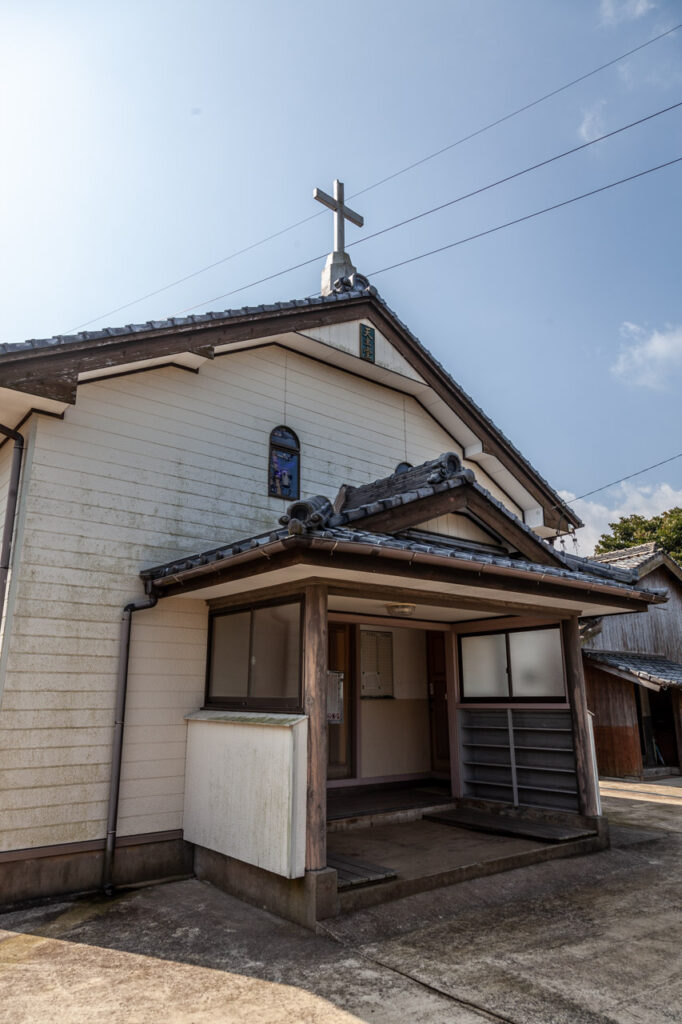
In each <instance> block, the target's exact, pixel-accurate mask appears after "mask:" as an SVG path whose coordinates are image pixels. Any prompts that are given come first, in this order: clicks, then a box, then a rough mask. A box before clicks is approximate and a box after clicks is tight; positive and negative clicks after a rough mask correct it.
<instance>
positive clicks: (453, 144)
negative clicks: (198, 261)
mask: <svg viewBox="0 0 682 1024" xmlns="http://www.w3.org/2000/svg"><path fill="white" fill-rule="evenodd" d="M680 28H682V22H680V23H679V24H677V25H674V26H673V27H672V28H669V29H666V31H665V32H661V33H659V35H657V36H653V37H652V38H651V39H647V40H646V42H644V43H640V44H639V46H635V47H633V48H632V49H631V50H628V51H627V52H626V53H621V54H620V55H619V56H618V57H614V58H613V59H612V60H609V61H607V62H606V63H605V64H600V65H599V67H596V68H593V69H592V70H591V71H587V72H586V73H585V74H584V75H580V76H579V77H578V78H574V79H572V80H571V81H570V82H566V83H565V84H564V85H560V86H559V87H558V88H557V89H553V90H552V91H551V92H548V93H545V94H544V95H543V96H540V97H538V98H537V99H535V100H532V101H531V102H530V103H526V104H524V106H522V107H518V108H517V109H516V110H512V111H511V112H510V113H509V114H505V115H504V116H503V117H500V118H497V120H495V121H491V122H490V123H489V124H486V125H484V126H483V127H482V128H478V129H477V130H476V131H474V132H470V133H469V134H468V135H464V136H462V138H460V139H456V140H455V141H454V142H451V143H449V144H448V145H447V146H443V147H442V148H441V149H438V150H436V151H435V152H433V153H430V154H429V155H428V156H425V157H422V158H421V159H420V160H416V161H414V163H411V164H408V165H407V166H406V167H402V168H400V170H398V171H394V172H393V173H392V174H389V175H387V176H386V177H385V178H381V179H379V181H375V182H373V183H372V184H371V185H366V186H365V187H364V188H362V189H360V190H359V191H358V192H353V193H352V194H351V195H349V196H348V198H349V199H354V198H355V197H357V196H361V195H364V194H365V193H366V192H370V191H371V190H372V189H375V188H378V187H379V186H380V185H384V184H385V183H386V182H387V181H392V180H393V179H394V178H397V177H399V176H400V175H402V174H406V173H407V172H408V171H411V170H413V169H414V168H415V167H420V166H421V165H422V164H425V163H427V162H428V161H430V160H434V159H435V158H436V157H438V156H441V155H442V154H443V153H447V152H449V151H450V150H451V149H454V148H455V147H456V146H461V145H462V144H463V143H465V142H468V141H469V140H470V139H474V138H476V137H477V136H479V135H482V134H483V133H484V132H488V131H490V130H491V129H492V128H496V127H497V126H498V125H500V124H503V123H504V122H505V121H509V120H511V118H513V117H517V116H518V115H519V114H523V113H525V111H527V110H531V109H532V108H533V107H536V106H538V105H539V104H540V103H544V102H545V101H546V100H548V99H551V98H552V97H553V96H557V95H559V93H562V92H565V91H566V90H567V89H570V88H572V87H573V86H574V85H578V84H579V83H580V82H584V81H585V80H586V79H588V78H591V77H592V76H593V75H596V74H599V72H600V71H605V70H606V68H610V67H612V66H613V65H614V64H618V63H619V62H620V61H622V60H625V59H626V58H627V57H631V56H632V54H634V53H637V52H638V51H639V50H643V49H645V48H646V47H647V46H651V45H652V44H653V43H657V42H658V41H659V40H661V39H664V38H665V37H666V36H669V35H672V34H673V33H674V32H677V31H678V30H679V29H680ZM323 213H324V210H319V211H316V212H315V213H311V214H309V215H308V216H307V217H303V218H302V219H301V220H297V221H295V223H293V224H289V225H288V226H287V227H285V228H281V229H280V230H279V231H275V232H273V233H272V234H270V235H266V237H265V238H261V239H259V240H258V241H257V242H252V243H251V244H250V245H247V246H245V247H244V248H243V249H238V250H236V251H235V252H233V253H230V254H229V255H228V256H223V257H222V258H221V259H219V260H215V261H214V262H213V263H209V264H207V265H206V266H205V267H200V268H199V269H198V270H194V271H192V272H191V273H189V274H186V275H185V276H184V277H179V278H177V280H175V281H171V282H170V283H169V284H166V285H163V286H162V287H161V288H156V289H154V290H153V291H151V292H147V293H146V294H145V295H140V296H139V297H138V298H136V299H133V300H132V301H130V302H125V303H123V304H122V305H121V306H116V307H115V308H114V309H110V310H109V311H108V312H106V313H102V314H101V315H100V316H96V317H93V319H92V320H86V321H84V322H83V323H81V324H77V325H76V326H75V327H71V328H70V329H69V330H68V331H66V332H64V333H65V334H74V333H75V332H76V331H80V330H82V329H83V328H84V327H89V326H90V325H91V324H94V323H97V322H98V321H99V320H103V319H104V318H105V317H108V316H114V315H115V314H116V313H120V312H121V311H122V310H124V309H130V307H131V306H136V305H137V304H138V303H140V302H144V301H145V300H146V299H151V298H153V297H154V296H156V295H161V294H162V293H163V292H166V291H169V290H170V289H171V288H176V287H177V286H178V285H181V284H184V283H185V282H186V281H191V280H192V278H194V277H198V276H199V275H201V274H205V273H207V272H208V271H209V270H213V269H215V267H219V266H222V264H224V263H228V262H229V261H230V260H233V259H236V258H237V257H238V256H243V255H244V254H245V253H247V252H251V251H252V250H253V249H257V248H258V247H259V246H261V245H265V244H266V242H271V241H272V240H273V239H275V238H279V237H280V236H281V235H285V234H287V233H288V232H289V231H293V230H294V229H295V228H298V227H302V226H303V225H304V224H308V223H309V222H310V221H312V220H315V219H316V218H317V217H321V216H322V214H323ZM311 262H312V261H311ZM300 266H306V264H305V263H303V264H300ZM292 269H293V268H292ZM264 280H271V278H265V279H264ZM255 283H256V284H261V283H262V281H258V282H255ZM192 308H196V307H192Z"/></svg>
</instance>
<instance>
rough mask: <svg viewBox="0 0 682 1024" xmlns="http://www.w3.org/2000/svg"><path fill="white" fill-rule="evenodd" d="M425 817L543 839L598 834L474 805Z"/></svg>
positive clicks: (564, 839) (562, 840)
mask: <svg viewBox="0 0 682 1024" xmlns="http://www.w3.org/2000/svg"><path fill="white" fill-rule="evenodd" d="M424 817H425V819H426V820H427V821H435V822H437V823H438V824H439V825H454V826H456V827H457V828H467V829H471V830H473V831H474V832H488V833H491V834H493V835H497V836H515V837H517V838H519V839H534V840H536V841H538V842H541V843H569V842H572V841H575V840H577V839H588V838H590V837H592V836H594V835H596V832H595V830H594V829H589V828H571V827H570V826H568V825H558V824H556V823H554V822H545V821H535V820H530V819H526V818H513V817H511V816H510V815H506V814H488V813H486V812H485V811H477V810H475V809H472V808H456V809H455V810H451V811H437V812H436V813H435V814H425V815H424Z"/></svg>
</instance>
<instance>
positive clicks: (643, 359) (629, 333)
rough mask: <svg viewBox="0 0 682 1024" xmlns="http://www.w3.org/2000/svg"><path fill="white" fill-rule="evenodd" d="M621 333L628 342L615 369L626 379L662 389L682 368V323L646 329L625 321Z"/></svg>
mask: <svg viewBox="0 0 682 1024" xmlns="http://www.w3.org/2000/svg"><path fill="white" fill-rule="evenodd" d="M620 333H621V335H622V337H623V338H624V340H625V344H624V347H623V348H622V349H621V352H620V354H619V355H618V358H617V360H616V362H615V363H614V364H613V366H612V367H611V373H613V374H614V376H616V377H618V378H619V379H620V380H622V381H623V382H624V383H626V384H633V385H636V386H638V387H643V388H651V389H653V390H659V391H660V390H663V389H665V388H666V386H668V385H669V384H670V382H671V379H672V378H674V377H675V376H676V375H677V374H678V373H679V372H680V371H682V325H677V326H673V325H671V324H666V326H665V327H664V328H662V329H661V330H653V331H646V330H645V329H644V328H643V327H639V326H638V325H637V324H633V323H629V322H628V321H625V323H623V324H621V328H620Z"/></svg>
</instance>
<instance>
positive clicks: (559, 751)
mask: <svg viewBox="0 0 682 1024" xmlns="http://www.w3.org/2000/svg"><path fill="white" fill-rule="evenodd" d="M460 726H461V733H460V736H461V751H462V753H461V760H462V779H463V783H464V796H468V797H473V798H476V799H479V800H495V801H500V802H503V803H509V804H517V805H519V806H530V807H546V808H547V809H549V810H565V811H577V810H579V805H578V789H577V778H576V772H575V755H574V752H573V731H572V727H571V715H570V712H569V711H564V710H561V711H552V710H549V711H525V710H523V709H519V710H516V709H514V710H512V711H511V712H508V711H507V710H506V709H505V710H492V709H491V710H490V711H488V710H476V711H474V710H472V711H468V710H466V709H464V710H462V711H461V712H460Z"/></svg>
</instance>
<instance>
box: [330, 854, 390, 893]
mask: <svg viewBox="0 0 682 1024" xmlns="http://www.w3.org/2000/svg"><path fill="white" fill-rule="evenodd" d="M327 867H328V868H334V869H335V871H336V873H337V875H338V889H339V892H342V891H343V890H345V889H357V888H359V887H360V886H364V885H375V884H377V883H378V882H389V881H392V880H393V879H394V878H396V877H397V874H396V872H395V871H394V870H393V868H385V867H381V866H380V865H379V864H366V863H365V862H364V861H361V860H355V859H353V858H351V857H340V856H336V855H334V854H329V855H328V857H327Z"/></svg>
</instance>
